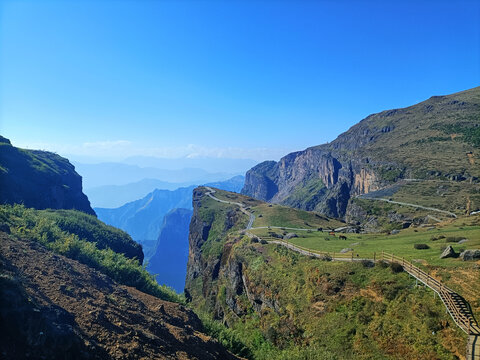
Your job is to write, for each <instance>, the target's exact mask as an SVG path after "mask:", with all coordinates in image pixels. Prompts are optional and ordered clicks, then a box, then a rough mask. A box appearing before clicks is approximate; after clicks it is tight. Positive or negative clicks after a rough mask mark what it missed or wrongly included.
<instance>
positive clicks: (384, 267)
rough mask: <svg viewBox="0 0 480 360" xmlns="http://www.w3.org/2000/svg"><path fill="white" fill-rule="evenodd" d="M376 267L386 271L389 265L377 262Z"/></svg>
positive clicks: (384, 262)
mask: <svg viewBox="0 0 480 360" xmlns="http://www.w3.org/2000/svg"><path fill="white" fill-rule="evenodd" d="M376 266H378V267H381V268H382V269H386V268H387V267H388V263H387V262H386V261H377V263H376Z"/></svg>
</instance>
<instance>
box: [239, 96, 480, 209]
mask: <svg viewBox="0 0 480 360" xmlns="http://www.w3.org/2000/svg"><path fill="white" fill-rule="evenodd" d="M479 126H480V88H478V87H477V88H474V89H471V90H467V91H463V92H460V93H456V94H452V95H448V96H434V97H432V98H430V99H428V100H426V101H424V102H421V103H419V104H416V105H413V106H410V107H407V108H403V109H394V110H388V111H383V112H380V113H378V114H373V115H370V116H368V117H367V118H365V119H364V120H362V121H361V122H359V123H358V124H356V125H355V126H353V127H352V128H350V129H349V130H348V131H347V132H345V133H343V134H341V135H340V136H338V138H337V139H335V140H334V141H333V142H331V143H329V144H324V145H320V146H315V147H311V148H308V149H306V150H304V151H298V152H294V153H291V154H288V155H287V156H285V157H283V158H282V159H281V160H280V161H278V162H273V161H268V162H264V163H261V164H259V165H257V166H255V167H254V168H252V169H251V170H249V171H248V172H247V174H246V180H245V186H244V188H243V190H242V193H243V194H246V195H249V196H252V197H255V198H258V199H261V200H264V201H269V202H271V203H281V204H286V205H290V206H294V207H297V208H301V209H306V210H315V211H318V212H320V213H324V214H326V215H328V216H333V217H341V218H343V217H344V216H345V214H346V212H347V207H348V204H349V201H350V199H352V198H353V197H354V196H356V195H359V194H365V193H369V192H371V191H375V190H378V189H381V188H383V187H385V186H387V185H391V184H392V183H395V182H397V181H398V180H401V179H404V178H415V179H425V180H448V181H457V182H458V181H463V182H465V183H467V182H468V183H472V182H473V183H478V179H479V177H480V167H478V166H477V165H476V164H475V161H474V160H472V159H474V158H475V157H476V156H477V153H478V146H479V145H480V127H479Z"/></svg>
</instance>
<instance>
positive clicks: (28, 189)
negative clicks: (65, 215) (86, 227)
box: [0, 136, 95, 215]
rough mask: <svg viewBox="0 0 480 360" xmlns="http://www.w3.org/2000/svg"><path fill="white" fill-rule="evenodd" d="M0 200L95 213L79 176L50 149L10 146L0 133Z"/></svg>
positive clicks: (31, 205)
mask: <svg viewBox="0 0 480 360" xmlns="http://www.w3.org/2000/svg"><path fill="white" fill-rule="evenodd" d="M0 204H23V205H25V206H26V207H32V208H36V209H75V210H80V211H83V212H85V213H87V214H91V215H95V212H94V211H93V209H92V208H91V207H90V202H89V201H88V198H87V196H86V195H85V194H84V193H83V192H82V177H81V176H80V175H78V174H77V173H76V172H75V167H74V166H73V165H72V164H70V162H69V161H68V160H67V159H65V158H63V157H61V156H59V155H57V154H54V153H51V152H47V151H38V150H26V149H20V148H16V147H14V146H12V144H11V143H10V140H8V139H6V138H4V137H2V136H0Z"/></svg>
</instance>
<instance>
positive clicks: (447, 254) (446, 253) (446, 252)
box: [440, 245, 457, 259]
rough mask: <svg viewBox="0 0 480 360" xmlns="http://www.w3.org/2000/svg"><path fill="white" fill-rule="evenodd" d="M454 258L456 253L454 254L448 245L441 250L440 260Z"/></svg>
mask: <svg viewBox="0 0 480 360" xmlns="http://www.w3.org/2000/svg"><path fill="white" fill-rule="evenodd" d="M455 256H457V253H456V252H455V250H453V247H451V246H450V245H449V246H447V247H446V249H445V250H443V252H442V255H440V259H446V258H450V257H455Z"/></svg>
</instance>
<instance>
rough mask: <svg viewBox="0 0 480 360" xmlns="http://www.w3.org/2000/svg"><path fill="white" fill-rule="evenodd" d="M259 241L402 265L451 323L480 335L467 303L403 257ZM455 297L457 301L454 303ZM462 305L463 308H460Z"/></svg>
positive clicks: (344, 258)
mask: <svg viewBox="0 0 480 360" xmlns="http://www.w3.org/2000/svg"><path fill="white" fill-rule="evenodd" d="M259 238H260V239H264V240H266V241H269V242H275V243H279V244H282V245H284V246H287V247H288V248H290V249H292V250H297V251H301V252H302V253H303V254H305V255H310V256H326V257H328V258H330V259H332V260H340V261H348V260H351V261H359V260H369V261H373V262H377V261H386V262H389V263H398V264H400V265H402V267H403V269H404V270H405V271H406V272H407V273H409V274H410V275H412V276H413V277H414V278H416V279H417V280H419V281H420V282H422V283H423V284H425V285H426V286H428V287H429V288H430V289H432V290H433V291H435V292H436V293H437V294H438V296H439V297H440V299H441V300H442V302H443V304H444V305H445V307H446V308H447V311H448V313H449V314H450V316H451V317H452V319H453V321H454V322H455V324H457V326H458V327H459V328H460V329H462V330H463V331H464V332H465V333H467V334H468V335H480V327H479V325H478V324H477V322H476V321H475V318H474V316H473V313H472V312H471V309H470V306H469V305H468V303H467V302H466V301H465V300H464V299H463V298H462V297H461V296H460V295H458V294H457V293H456V292H455V291H453V290H452V289H450V288H448V287H447V286H445V285H444V284H442V283H441V282H440V281H439V280H437V279H435V278H434V277H432V276H431V275H430V274H428V273H426V272H425V271H424V270H422V269H420V268H419V267H418V266H415V265H413V264H412V263H411V262H410V261H408V260H406V259H405V258H404V257H399V256H397V255H395V254H389V253H386V252H384V251H382V252H381V253H380V254H378V255H379V256H377V254H376V253H374V254H373V257H369V258H365V257H361V258H360V257H358V255H357V256H354V252H353V251H352V252H349V253H340V252H328V251H318V250H312V249H309V248H306V247H303V246H300V245H296V244H292V243H291V242H289V241H288V240H284V239H280V238H275V237H272V236H262V237H259ZM455 297H456V299H457V301H455ZM459 302H461V303H463V306H464V308H462V304H460V303H459Z"/></svg>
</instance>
